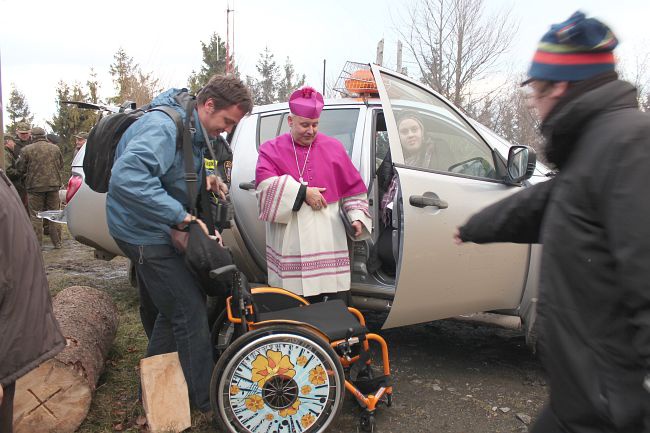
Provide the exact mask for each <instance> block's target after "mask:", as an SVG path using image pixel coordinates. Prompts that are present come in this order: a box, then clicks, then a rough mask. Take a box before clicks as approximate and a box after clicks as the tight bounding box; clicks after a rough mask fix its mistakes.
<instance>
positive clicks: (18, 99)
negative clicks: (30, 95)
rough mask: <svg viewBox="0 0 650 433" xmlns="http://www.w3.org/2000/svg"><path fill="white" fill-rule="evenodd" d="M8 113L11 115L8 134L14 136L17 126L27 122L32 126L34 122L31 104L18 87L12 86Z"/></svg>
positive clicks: (7, 129)
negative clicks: (30, 108)
mask: <svg viewBox="0 0 650 433" xmlns="http://www.w3.org/2000/svg"><path fill="white" fill-rule="evenodd" d="M7 113H8V114H9V123H8V124H7V128H6V131H7V134H11V135H13V134H14V133H15V132H16V124H17V123H20V122H27V123H29V124H30V125H31V123H32V122H33V121H34V116H33V115H32V113H31V111H30V110H29V104H28V103H27V100H26V99H25V95H23V94H22V92H20V91H19V90H18V89H16V85H15V84H12V85H11V92H9V105H8V106H7Z"/></svg>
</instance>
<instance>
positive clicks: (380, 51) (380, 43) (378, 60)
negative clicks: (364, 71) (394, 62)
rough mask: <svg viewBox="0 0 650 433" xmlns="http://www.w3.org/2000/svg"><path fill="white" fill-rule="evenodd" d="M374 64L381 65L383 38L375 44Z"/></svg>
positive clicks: (382, 62) (382, 61)
mask: <svg viewBox="0 0 650 433" xmlns="http://www.w3.org/2000/svg"><path fill="white" fill-rule="evenodd" d="M375 63H376V64H378V65H379V66H382V65H383V64H384V40H383V39H382V40H381V41H379V43H378V44H377V59H376V61H375Z"/></svg>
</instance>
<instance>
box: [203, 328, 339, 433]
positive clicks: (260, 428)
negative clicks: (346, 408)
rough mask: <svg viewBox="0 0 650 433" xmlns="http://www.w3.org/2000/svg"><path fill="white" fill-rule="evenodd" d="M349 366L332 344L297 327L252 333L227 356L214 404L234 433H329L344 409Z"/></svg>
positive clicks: (217, 375)
mask: <svg viewBox="0 0 650 433" xmlns="http://www.w3.org/2000/svg"><path fill="white" fill-rule="evenodd" d="M344 387H345V385H344V378H343V367H342V366H341V363H340V361H339V359H338V357H337V356H336V354H335V353H334V350H332V348H331V347H330V345H329V344H328V343H327V342H326V341H324V340H323V339H322V338H321V337H319V336H317V335H316V334H314V333H312V332H310V331H308V330H306V329H303V328H299V327H295V326H286V325H279V326H269V327H266V328H262V329H258V330H256V331H252V332H248V333H246V334H244V335H243V336H241V337H240V338H238V339H237V340H235V341H234V342H233V343H232V344H231V345H230V347H228V349H226V351H225V352H224V353H223V354H222V356H221V357H220V358H219V361H218V362H217V365H216V366H215V368H214V372H213V374H212V381H211V383H210V402H211V404H212V410H213V411H214V415H215V418H216V419H217V421H218V422H219V424H220V425H221V427H222V429H223V430H224V431H227V432H233V433H257V432H287V433H288V432H300V433H303V432H305V433H316V432H323V431H325V429H326V428H327V427H328V426H329V425H330V423H331V422H332V420H334V419H335V418H336V417H337V415H338V413H339V411H340V410H341V407H342V405H343V397H344V395H345V388H344Z"/></svg>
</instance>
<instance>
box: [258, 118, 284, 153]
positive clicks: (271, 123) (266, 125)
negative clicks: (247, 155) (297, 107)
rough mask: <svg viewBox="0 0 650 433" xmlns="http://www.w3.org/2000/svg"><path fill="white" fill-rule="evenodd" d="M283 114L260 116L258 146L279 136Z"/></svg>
mask: <svg viewBox="0 0 650 433" xmlns="http://www.w3.org/2000/svg"><path fill="white" fill-rule="evenodd" d="M282 117H283V114H282V113H278V114H272V115H270V116H260V120H259V124H258V127H257V148H258V149H259V148H260V144H262V143H264V142H265V141H269V140H270V139H272V138H275V137H277V136H278V135H279V134H278V131H279V129H280V121H281V120H282Z"/></svg>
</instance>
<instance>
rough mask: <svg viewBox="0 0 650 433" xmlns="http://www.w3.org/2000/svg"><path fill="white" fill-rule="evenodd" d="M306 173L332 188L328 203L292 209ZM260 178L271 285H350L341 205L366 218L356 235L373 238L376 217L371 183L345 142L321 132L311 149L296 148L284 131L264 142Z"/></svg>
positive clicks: (302, 290)
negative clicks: (372, 210) (370, 199)
mask: <svg viewBox="0 0 650 433" xmlns="http://www.w3.org/2000/svg"><path fill="white" fill-rule="evenodd" d="M308 152H309V156H307V153H308ZM296 159H297V160H298V161H297V163H296ZM305 160H306V162H305ZM303 167H304V169H303ZM301 173H302V178H303V180H304V181H306V182H308V186H311V187H321V188H327V191H325V192H323V196H324V197H325V200H327V202H328V206H327V207H326V208H323V209H318V210H314V209H312V208H311V207H309V206H308V205H306V204H304V203H303V204H302V206H301V207H300V209H299V210H297V211H294V210H293V208H294V205H295V201H296V198H297V197H298V193H299V190H300V184H299V182H300V177H301ZM255 180H256V192H257V198H258V204H259V217H260V219H261V220H263V221H266V223H267V224H266V262H267V269H268V283H269V285H271V286H275V287H282V288H284V289H286V290H289V291H291V292H293V293H296V294H298V295H303V296H313V295H317V294H320V293H331V292H340V291H345V290H350V256H349V252H348V243H347V236H346V233H345V228H344V226H343V222H342V221H341V218H340V216H339V211H338V209H339V206H341V207H342V208H343V210H344V211H345V212H346V213H347V215H348V217H349V218H350V220H352V221H361V223H362V225H363V230H362V235H361V236H360V237H359V238H357V240H362V239H367V238H369V237H370V233H371V231H372V219H371V218H370V214H369V213H368V197H367V190H366V186H365V184H364V183H363V180H362V179H361V176H360V175H359V172H358V171H357V169H356V168H355V167H354V165H353V164H352V161H350V158H349V157H348V155H347V153H346V152H345V148H344V147H343V145H342V144H341V143H340V142H339V141H338V140H335V139H333V138H331V137H328V136H326V135H323V134H318V135H317V137H316V139H315V140H314V142H313V144H312V148H311V151H309V147H304V146H300V145H296V151H295V153H294V149H293V144H292V142H291V136H290V135H289V134H285V135H282V136H280V137H277V138H275V139H273V140H270V141H267V142H266V143H264V144H263V145H262V146H260V150H259V158H258V161H257V170H256V179H255Z"/></svg>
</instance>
